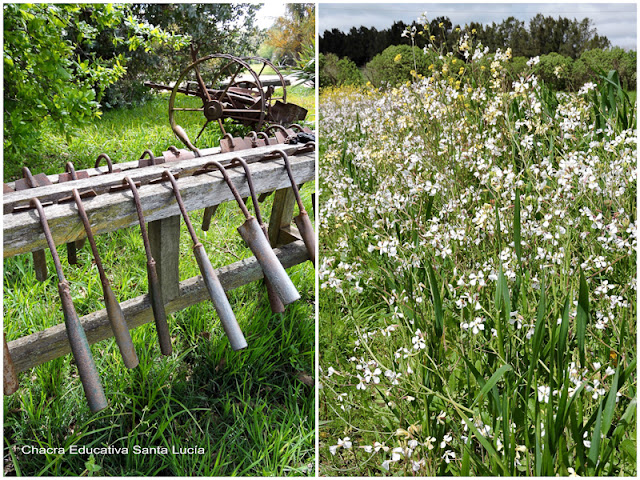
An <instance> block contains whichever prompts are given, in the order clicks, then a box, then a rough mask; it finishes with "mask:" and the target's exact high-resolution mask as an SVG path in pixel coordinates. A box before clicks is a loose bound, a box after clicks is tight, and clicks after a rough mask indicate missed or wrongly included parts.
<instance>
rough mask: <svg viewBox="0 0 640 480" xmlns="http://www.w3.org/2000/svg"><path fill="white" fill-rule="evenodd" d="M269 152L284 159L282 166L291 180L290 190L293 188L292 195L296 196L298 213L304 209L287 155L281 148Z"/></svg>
mask: <svg viewBox="0 0 640 480" xmlns="http://www.w3.org/2000/svg"><path fill="white" fill-rule="evenodd" d="M271 153H272V154H273V155H280V157H281V158H282V159H283V160H284V168H285V170H286V171H287V175H289V180H290V181H291V190H293V195H294V196H295V197H296V203H297V204H298V208H299V209H300V213H302V212H304V211H305V209H304V205H303V203H302V197H300V191H299V190H298V185H297V184H296V181H295V179H294V178H293V172H292V171H291V163H289V156H288V155H287V154H286V153H285V152H284V151H283V150H280V149H277V150H274V151H273V152H271Z"/></svg>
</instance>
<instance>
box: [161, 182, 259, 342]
mask: <svg viewBox="0 0 640 480" xmlns="http://www.w3.org/2000/svg"><path fill="white" fill-rule="evenodd" d="M162 175H163V177H166V178H168V179H169V181H170V182H171V186H172V188H173V193H174V195H175V197H176V201H177V202H178V207H179V208H180V212H181V213H182V216H183V217H184V223H185V224H186V225H187V229H188V230H189V233H190V234H191V238H192V240H193V254H194V255H195V257H196V261H197V262H198V268H199V269H200V273H201V274H202V280H203V281H204V284H205V286H206V287H207V291H208V292H209V297H210V298H211V301H212V302H213V306H214V307H215V309H216V312H218V317H219V318H220V323H222V328H223V329H224V331H225V333H226V335H227V338H228V339H229V343H230V344H231V348H233V349H234V350H241V349H243V348H246V346H247V341H246V340H245V338H244V335H243V333H242V330H241V329H240V325H238V321H237V320H236V317H235V315H234V314H233V310H232V309H231V304H230V303H229V299H228V298H227V294H226V293H225V291H224V288H222V284H221V283H220V279H219V278H218V276H217V275H216V272H215V270H214V269H213V266H212V265H211V261H210V260H209V257H207V253H206V251H205V249H204V246H203V245H202V244H201V243H200V241H199V240H198V237H197V236H196V232H195V230H194V229H193V225H192V224H191V220H190V219H189V215H188V213H187V209H186V207H185V205H184V202H183V201H182V196H181V195H180V188H179V187H178V182H176V179H175V177H174V176H173V174H172V173H171V172H170V171H169V170H165V171H164V172H163V174H162Z"/></svg>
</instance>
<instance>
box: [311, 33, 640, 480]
mask: <svg viewBox="0 0 640 480" xmlns="http://www.w3.org/2000/svg"><path fill="white" fill-rule="evenodd" d="M458 48H459V55H453V54H445V53H443V55H442V57H440V58H439V59H438V60H437V61H436V63H434V64H433V65H431V67H430V70H429V71H430V75H429V76H428V77H426V78H424V77H421V76H420V75H417V74H416V75H415V78H414V82H412V83H408V84H405V85H399V86H395V87H393V86H389V88H387V89H381V90H376V89H373V88H371V87H367V88H363V89H354V88H348V87H343V88H340V89H333V90H332V89H328V90H325V91H323V92H322V94H321V118H320V126H321V132H320V136H321V146H320V155H321V156H320V174H319V178H320V179H321V184H320V185H319V190H320V209H321V211H320V218H321V225H320V226H319V235H320V245H321V259H320V269H319V276H320V284H321V291H320V292H321V295H320V322H321V324H320V325H321V334H320V367H321V373H322V390H321V392H322V395H321V404H320V420H321V422H322V423H321V434H320V438H321V440H320V441H321V448H320V456H321V458H320V464H321V473H324V474H327V475H380V474H392V475H465V476H470V475H473V476H475V475H508V476H511V475H537V476H553V475H571V474H579V475H635V474H636V453H635V451H636V429H635V425H636V385H637V383H636V303H635V297H636V278H635V272H636V254H635V248H636V200H635V199H636V175H635V167H636V133H635V131H634V130H633V128H635V106H631V105H630V104H624V105H623V104H622V103H620V102H621V101H622V99H623V98H624V95H623V94H622V93H619V92H621V91H622V89H621V87H620V86H619V83H618V85H615V79H614V78H612V77H611V76H609V78H608V80H613V81H612V82H611V81H608V82H607V86H603V85H604V84H603V85H594V84H588V85H585V87H583V89H581V91H580V92H579V93H578V94H563V93H555V92H552V91H551V90H549V89H548V88H547V87H545V86H544V85H543V84H541V83H539V82H538V80H537V78H536V59H533V60H532V61H531V62H530V64H529V71H528V72H526V75H524V76H523V77H522V78H516V79H511V78H508V76H507V74H506V71H507V70H506V68H505V65H506V64H507V62H509V61H510V58H511V55H510V51H509V50H507V51H506V52H500V51H498V52H496V53H495V54H492V55H491V58H490V62H489V64H490V65H491V69H490V70H491V71H490V72H486V71H484V70H482V67H480V60H481V59H482V57H483V56H485V55H487V54H488V52H487V51H486V50H485V49H484V47H482V45H473V43H472V40H471V39H470V38H468V37H465V38H461V39H460V43H459V46H458ZM433 53H437V52H433ZM434 58H438V57H437V56H435V57H434ZM462 58H465V59H466V60H462ZM487 73H488V74H489V75H487ZM487 76H488V77H489V80H488V81H481V80H480V79H481V78H486V77H487ZM604 81H605V79H603V82H604ZM605 92H607V93H605ZM608 92H612V96H609V93H608ZM603 95H606V97H607V98H606V99H603ZM594 99H597V100H598V101H599V103H598V104H596V103H595V101H594ZM610 99H613V100H610ZM616 99H617V100H616ZM625 101H627V100H625ZM596 122H597V123H596Z"/></svg>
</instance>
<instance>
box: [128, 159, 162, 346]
mask: <svg viewBox="0 0 640 480" xmlns="http://www.w3.org/2000/svg"><path fill="white" fill-rule="evenodd" d="M147 151H148V150H147ZM122 183H124V184H128V185H129V188H130V189H131V193H132V194H133V202H134V203H135V205H136V211H137V213H138V220H139V221H140V233H141V234H142V243H143V244H144V251H145V253H146V255H147V279H148V281H149V295H150V297H151V309H152V310H153V318H154V320H155V323H156V332H157V334H158V342H159V343H160V351H161V352H162V354H163V355H171V351H172V348H171V335H170V334H169V325H168V324H167V313H166V311H165V308H164V301H163V300H162V287H161V285H160V281H159V279H158V272H157V270H156V261H155V260H154V258H153V255H152V254H151V243H150V242H149V235H148V234H147V228H146V226H145V220H144V215H143V213H142V204H141V203H140V195H139V194H138V188H137V187H136V184H135V183H134V181H133V180H131V178H130V177H124V179H123V180H122Z"/></svg>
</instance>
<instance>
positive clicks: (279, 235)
mask: <svg viewBox="0 0 640 480" xmlns="http://www.w3.org/2000/svg"><path fill="white" fill-rule="evenodd" d="M295 204H296V198H295V197H294V196H293V190H292V189H291V187H289V188H282V189H280V190H276V193H275V196H274V197H273V207H271V217H270V218H269V243H271V246H272V247H274V248H275V247H278V246H280V245H284V244H286V243H290V242H291V241H292V240H293V239H292V238H291V235H290V234H288V232H287V231H288V230H291V229H292V228H294V229H295V227H292V226H291V220H292V219H293V209H294V207H295ZM294 239H295V238H294Z"/></svg>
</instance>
